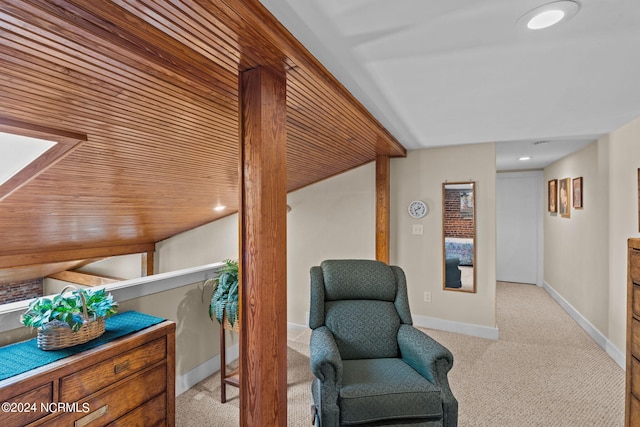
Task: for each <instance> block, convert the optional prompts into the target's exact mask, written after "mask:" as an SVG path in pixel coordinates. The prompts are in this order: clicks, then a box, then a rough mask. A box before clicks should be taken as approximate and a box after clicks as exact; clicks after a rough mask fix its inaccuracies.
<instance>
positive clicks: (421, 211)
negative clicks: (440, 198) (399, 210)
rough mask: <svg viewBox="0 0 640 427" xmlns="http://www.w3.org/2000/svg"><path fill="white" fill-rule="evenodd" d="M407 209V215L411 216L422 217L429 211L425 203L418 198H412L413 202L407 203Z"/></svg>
mask: <svg viewBox="0 0 640 427" xmlns="http://www.w3.org/2000/svg"><path fill="white" fill-rule="evenodd" d="M408 210H409V215H411V217H412V218H422V217H423V216H425V215H426V214H427V213H428V212H429V208H428V207H427V204H426V203H425V202H423V201H420V200H414V201H413V202H411V203H409V209H408Z"/></svg>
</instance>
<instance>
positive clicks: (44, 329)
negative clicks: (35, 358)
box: [20, 286, 118, 350]
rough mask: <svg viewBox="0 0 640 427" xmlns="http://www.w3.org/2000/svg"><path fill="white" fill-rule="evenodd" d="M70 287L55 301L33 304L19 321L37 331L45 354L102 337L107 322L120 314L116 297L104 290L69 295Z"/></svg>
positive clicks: (56, 296)
mask: <svg viewBox="0 0 640 427" xmlns="http://www.w3.org/2000/svg"><path fill="white" fill-rule="evenodd" d="M70 287H73V286H67V287H66V288H64V289H63V290H62V292H60V294H58V295H55V296H54V297H53V298H50V297H41V298H36V299H35V300H33V301H31V303H30V304H29V308H28V309H27V311H26V312H25V313H23V314H22V316H21V318H20V320H21V322H22V324H23V325H25V326H29V327H30V328H37V329H38V347H39V348H40V349H42V350H57V349H60V348H65V347H71V346H74V345H77V344H82V343H84V342H87V341H89V340H91V339H94V338H97V337H99V336H100V335H102V333H104V319H105V318H106V317H108V316H110V315H112V314H115V313H117V311H118V304H117V303H116V302H115V301H114V300H113V296H112V295H111V294H107V292H106V291H105V290H104V289H75V290H73V291H71V292H66V291H67V289H69V288H70ZM73 288H75V287H73Z"/></svg>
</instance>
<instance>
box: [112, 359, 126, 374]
mask: <svg viewBox="0 0 640 427" xmlns="http://www.w3.org/2000/svg"><path fill="white" fill-rule="evenodd" d="M127 369H129V361H128V360H125V361H124V362H122V363H118V364H117V365H116V366H114V367H113V372H114V373H115V374H116V375H118V374H119V373H120V372H124V371H126V370H127Z"/></svg>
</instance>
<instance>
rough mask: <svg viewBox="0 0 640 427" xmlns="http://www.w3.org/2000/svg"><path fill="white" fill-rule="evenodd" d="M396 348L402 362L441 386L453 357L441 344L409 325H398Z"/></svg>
mask: <svg viewBox="0 0 640 427" xmlns="http://www.w3.org/2000/svg"><path fill="white" fill-rule="evenodd" d="M398 346H399V347H400V354H401V355H402V360H404V361H405V362H406V363H407V364H408V365H410V366H411V367H412V368H413V369H415V370H416V371H418V372H419V373H420V375H422V376H423V377H425V378H426V379H428V380H429V381H431V382H432V383H434V384H436V385H439V386H442V381H444V382H445V383H448V381H447V373H448V372H449V371H450V370H451V368H452V367H453V355H452V354H451V352H450V351H449V350H447V348H445V347H444V346H443V345H442V344H440V343H439V342H437V341H436V340H434V339H433V338H431V337H430V336H429V335H427V334H425V333H424V332H422V331H420V330H418V329H416V328H414V327H413V326H410V325H400V329H399V330H398Z"/></svg>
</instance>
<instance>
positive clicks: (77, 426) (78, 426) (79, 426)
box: [73, 405, 109, 427]
mask: <svg viewBox="0 0 640 427" xmlns="http://www.w3.org/2000/svg"><path fill="white" fill-rule="evenodd" d="M108 411H109V405H104V406H103V407H101V408H99V409H96V410H95V411H93V412H92V413H90V414H89V415H85V416H84V417H82V418H80V419H79V420H77V421H76V422H75V423H74V424H73V427H84V426H86V425H87V424H89V423H90V422H91V421H94V420H97V419H98V418H100V417H101V416H103V415H104V414H106V413H107V412H108Z"/></svg>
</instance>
